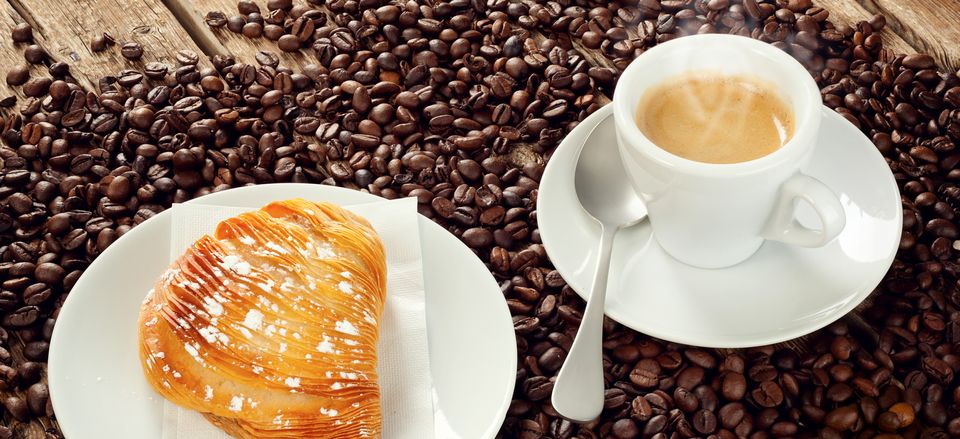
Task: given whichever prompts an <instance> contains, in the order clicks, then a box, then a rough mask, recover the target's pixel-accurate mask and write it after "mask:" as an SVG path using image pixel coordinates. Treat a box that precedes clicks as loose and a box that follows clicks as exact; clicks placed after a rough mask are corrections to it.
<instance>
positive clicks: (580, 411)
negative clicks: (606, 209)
mask: <svg viewBox="0 0 960 439" xmlns="http://www.w3.org/2000/svg"><path fill="white" fill-rule="evenodd" d="M601 228H602V233H601V235H600V252H599V253H598V254H597V271H596V274H595V275H594V277H593V286H592V288H591V289H590V300H589V301H588V302H587V309H586V310H585V311H584V312H583V319H581V320H580V329H578V330H577V337H576V338H575V339H574V341H573V346H571V347H570V352H569V353H568V354H567V359H566V361H564V363H563V367H562V368H560V373H559V374H557V380H556V382H555V383H554V386H553V395H552V402H553V408H554V409H556V411H557V413H560V414H561V415H563V416H564V417H565V418H567V419H570V420H573V421H577V422H588V421H591V420H593V419H595V418H596V417H598V416H600V412H601V411H603V399H604V398H603V397H604V385H603V349H602V343H603V308H604V301H605V299H606V295H607V275H608V274H609V272H610V254H611V253H612V250H613V236H614V235H615V234H616V233H617V228H616V227H609V226H601Z"/></svg>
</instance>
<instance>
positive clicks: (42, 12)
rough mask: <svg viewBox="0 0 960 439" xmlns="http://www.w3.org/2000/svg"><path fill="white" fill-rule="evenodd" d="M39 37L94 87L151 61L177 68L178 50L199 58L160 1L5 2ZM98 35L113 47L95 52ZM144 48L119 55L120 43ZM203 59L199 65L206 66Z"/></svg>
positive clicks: (74, 71)
mask: <svg viewBox="0 0 960 439" xmlns="http://www.w3.org/2000/svg"><path fill="white" fill-rule="evenodd" d="M6 1H7V2H9V3H10V5H12V6H13V8H14V9H16V10H17V12H18V13H19V14H20V15H21V16H22V17H23V18H24V19H25V20H26V21H27V22H28V23H30V24H32V25H33V28H34V34H38V35H40V36H42V38H43V41H44V42H45V46H44V47H45V48H46V49H47V52H48V53H49V54H50V56H51V58H53V59H54V60H56V61H64V62H67V63H69V64H70V70H71V72H72V73H73V75H74V77H76V78H77V80H78V82H80V83H81V84H83V85H85V86H87V87H88V88H92V85H93V84H96V83H97V80H98V79H99V78H100V77H102V76H105V75H116V74H117V72H118V71H120V70H122V69H124V68H131V67H137V68H142V67H143V66H144V65H145V64H146V63H148V62H152V61H158V62H162V63H164V64H167V65H169V66H170V67H171V69H172V68H173V67H174V66H176V61H175V55H176V53H177V51H179V50H182V49H189V50H193V51H195V52H197V53H203V51H202V50H200V48H199V47H198V46H197V44H196V43H194V41H193V39H192V38H191V37H190V35H189V34H188V33H187V31H186V30H185V29H184V28H183V26H181V25H180V23H179V22H177V19H176V18H175V17H174V16H173V14H172V13H171V12H170V10H169V9H167V7H166V6H164V4H163V3H162V2H161V1H160V0H73V1H68V2H64V1H60V0H6ZM101 32H107V33H109V34H110V35H112V36H113V37H114V38H116V40H117V45H115V46H111V47H109V48H107V50H105V51H103V52H99V53H94V52H93V51H92V50H90V41H91V40H92V39H93V37H94V36H96V35H98V34H99V33H101ZM128 41H134V42H137V43H140V44H141V45H142V46H143V52H144V54H143V58H142V59H140V60H139V61H129V60H127V59H125V58H123V57H122V56H121V55H120V45H121V44H122V43H123V42H128ZM209 65H210V64H209V62H208V61H207V60H206V59H205V57H201V66H202V67H206V66H209Z"/></svg>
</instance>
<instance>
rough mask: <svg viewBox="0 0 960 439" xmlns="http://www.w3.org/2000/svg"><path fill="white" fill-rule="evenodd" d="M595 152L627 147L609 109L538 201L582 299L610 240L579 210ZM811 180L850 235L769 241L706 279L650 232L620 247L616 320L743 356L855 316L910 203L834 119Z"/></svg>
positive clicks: (544, 184)
mask: <svg viewBox="0 0 960 439" xmlns="http://www.w3.org/2000/svg"><path fill="white" fill-rule="evenodd" d="M598 125H599V126H598ZM594 127H596V128H597V129H595V130H593V128H594ZM591 130H593V134H592V135H591V134H590V133H591ZM588 136H589V139H587V137H588ZM586 141H590V142H616V141H617V140H616V132H615V128H614V124H613V117H612V111H611V108H610V106H607V107H604V108H602V109H600V110H598V111H597V112H596V113H594V114H592V115H591V116H590V117H588V118H587V119H586V120H584V121H583V122H582V123H580V124H579V125H577V127H576V128H575V129H574V130H573V131H572V132H571V133H570V134H568V135H567V137H566V138H565V139H564V140H563V142H561V144H560V146H559V147H557V150H556V151H555V152H554V154H553V157H552V158H551V159H550V163H549V165H548V166H547V168H546V170H545V172H544V174H543V179H542V181H541V182H540V194H539V199H538V202H537V220H538V223H539V226H540V237H541V238H542V239H543V244H544V246H545V247H546V250H547V254H548V255H549V256H550V259H551V261H553V263H554V265H555V266H556V268H557V270H558V271H559V272H560V274H561V275H563V277H564V279H566V280H567V282H568V283H569V284H570V286H571V287H573V289H574V290H576V291H577V292H578V293H579V294H580V295H581V296H583V295H584V294H585V293H586V288H587V287H588V286H589V285H590V283H591V281H592V276H593V271H594V269H595V267H596V263H597V255H596V252H597V246H598V242H599V239H600V226H599V225H598V224H597V223H596V222H595V221H594V220H593V219H591V218H590V217H588V216H587V214H586V213H585V212H584V211H583V209H582V208H581V207H580V204H579V202H578V201H577V199H576V195H575V192H574V187H573V175H574V168H575V165H576V163H575V162H576V157H578V156H579V154H580V149H581V148H582V146H583V145H584V142H586ZM803 171H804V173H806V174H808V175H811V176H813V177H816V178H818V179H820V180H821V181H823V182H824V183H826V184H827V185H828V186H830V187H831V188H832V189H833V190H834V191H835V192H836V193H837V195H838V196H839V198H840V201H841V204H843V208H844V211H845V212H846V215H847V226H846V228H845V229H844V231H843V232H842V233H841V234H840V236H838V237H837V239H836V240H834V241H833V242H831V243H830V244H828V245H827V246H825V247H822V248H814V249H809V248H799V247H791V246H788V245H785V244H781V243H777V242H771V241H767V242H766V243H765V244H764V245H763V247H761V248H760V250H759V251H758V252H757V253H756V254H755V255H753V256H752V257H751V258H750V259H749V260H747V261H745V262H743V263H741V264H739V265H736V266H733V267H730V268H726V269H719V270H707V269H698V268H694V267H691V266H688V265H685V264H683V263H680V262H677V261H676V260H674V259H673V258H671V257H670V256H668V255H667V254H666V253H665V252H664V251H663V250H662V249H661V248H660V246H659V244H657V242H656V240H655V239H652V235H651V231H650V224H649V222H648V221H644V222H642V223H640V224H637V225H635V226H633V227H630V228H628V229H624V230H621V231H620V233H619V234H618V235H617V237H616V241H615V243H614V247H613V259H612V264H611V272H610V280H609V283H608V288H609V289H608V290H607V302H606V308H605V311H606V314H607V315H609V316H610V317H612V318H613V319H615V320H616V321H618V322H620V323H622V324H624V325H626V326H629V327H631V328H633V329H635V330H637V331H640V332H643V333H646V334H648V335H651V336H654V337H657V338H661V339H664V340H669V341H674V342H678V343H684V344H689V345H697V346H706V347H727V348H737V347H748V346H759V345H766V344H771V343H777V342H781V341H784V340H789V339H792V338H796V337H799V336H801V335H804V334H807V333H810V332H812V331H815V330H817V329H819V328H822V327H824V326H826V325H828V324H829V323H831V322H833V321H834V320H837V319H838V318H840V317H841V316H843V315H844V314H846V313H847V312H849V311H850V310H852V309H853V308H854V307H856V306H857V304H859V303H860V302H861V301H863V299H864V298H866V297H867V295H869V294H870V292H871V291H873V289H874V288H875V287H876V286H877V284H878V283H879V282H880V280H881V279H883V276H884V274H886V272H887V269H888V268H889V267H890V263H891V262H892V261H893V257H894V256H895V255H896V251H897V247H898V245H899V243H900V228H901V222H902V221H903V216H902V212H901V206H900V193H899V191H898V190H897V185H896V182H895V181H894V178H893V175H892V174H891V172H890V168H889V167H888V166H887V164H886V162H885V161H884V159H883V157H882V156H881V155H880V153H879V152H877V150H876V147H874V145H873V143H871V142H870V140H869V139H867V138H866V137H865V136H864V135H863V133H861V132H860V131H859V130H857V129H856V127H854V126H853V125H851V124H850V123H848V122H847V121H846V120H844V119H843V118H842V117H841V116H839V115H837V114H836V113H834V112H833V111H831V110H829V109H827V108H824V109H823V123H822V125H821V128H820V137H819V140H818V145H817V147H816V149H815V150H814V153H813V157H812V160H811V161H810V164H809V165H808V166H807V167H806V168H805V169H804V170H803ZM623 184H629V182H626V181H624V182H623ZM804 207H805V205H801V206H800V209H799V212H798V213H799V214H798V217H799V218H798V219H799V221H800V222H801V223H804V224H807V225H810V224H815V221H817V220H816V219H815V218H816V216H815V215H813V214H812V210H811V209H809V208H808V209H804ZM811 219H812V221H813V222H811Z"/></svg>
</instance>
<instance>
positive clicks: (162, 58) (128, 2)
mask: <svg viewBox="0 0 960 439" xmlns="http://www.w3.org/2000/svg"><path fill="white" fill-rule="evenodd" d="M297 1H298V2H299V1H303V0H297ZM258 3H260V4H261V7H262V8H264V10H265V9H266V8H265V3H266V1H265V0H258ZM814 3H815V4H816V5H818V6H821V7H823V8H825V9H827V10H828V11H830V13H831V15H830V18H831V20H832V21H834V22H835V23H844V24H854V23H856V22H857V21H860V20H867V19H869V18H870V17H872V16H873V15H874V14H878V13H879V14H884V15H885V16H886V19H887V24H888V25H887V27H886V28H885V29H884V30H883V32H882V36H883V38H884V41H885V44H886V46H887V47H889V48H891V49H893V50H894V51H895V52H897V53H914V52H925V53H929V54H931V55H933V57H934V58H935V59H936V60H937V63H938V64H939V65H940V66H941V68H942V69H943V70H946V71H950V72H956V71H957V69H958V68H960V2H958V1H956V0H933V1H931V0H814ZM214 10H219V11H223V12H225V13H227V14H228V15H229V14H231V13H235V12H236V0H193V1H189V0H71V1H59V0H0V65H2V66H5V67H4V68H0V70H4V74H5V70H6V66H12V65H16V64H23V63H24V59H23V55H22V50H23V45H16V46H13V45H12V44H11V41H10V30H11V29H12V28H13V27H14V26H15V25H16V24H17V23H21V22H27V23H29V24H31V25H32V26H33V28H34V38H35V41H36V44H39V45H40V46H42V47H43V48H44V49H46V51H47V52H48V53H49V55H50V57H51V58H52V60H53V61H63V62H66V63H68V64H70V66H71V72H72V75H73V76H74V77H75V78H77V80H78V81H79V82H80V84H81V85H83V86H85V87H87V88H88V89H94V84H96V83H97V79H98V78H99V77H101V76H103V75H108V74H109V75H113V74H116V73H117V72H118V71H119V70H121V69H123V68H128V67H131V66H135V67H143V66H144V65H145V64H146V63H148V62H152V61H159V62H163V63H165V64H168V65H171V66H172V65H176V62H175V54H176V52H177V51H179V50H182V49H190V50H193V51H195V52H197V53H200V54H207V55H214V54H227V53H229V54H232V55H234V56H235V57H236V58H237V60H238V61H242V62H247V63H254V64H255V60H254V55H255V54H256V52H257V51H258V50H264V49H265V50H271V51H274V52H277V53H281V52H280V51H279V50H278V49H277V48H276V44H275V43H273V42H270V41H267V40H264V39H258V40H249V39H247V38H244V37H241V36H238V35H236V34H233V33H230V32H229V31H227V30H226V29H222V30H216V31H214V30H211V29H209V28H208V27H207V26H206V25H205V24H204V23H203V16H204V15H205V14H206V13H207V12H209V11H214ZM99 32H108V33H110V34H111V35H113V36H114V37H116V39H117V40H118V41H136V42H139V43H141V44H142V45H143V47H144V49H145V54H144V57H143V59H142V60H140V61H137V62H133V63H132V62H130V61H127V60H125V59H123V58H122V57H121V56H120V51H119V49H118V48H114V49H111V50H107V51H105V52H101V53H93V52H92V51H91V50H90V41H91V39H92V38H93V37H94V36H95V35H98V34H99ZM580 49H581V50H585V49H583V48H582V47H581V48H580ZM584 55H585V57H586V58H587V59H588V60H590V61H591V62H594V63H604V62H605V59H603V57H602V56H592V54H589V53H584ZM281 59H282V61H281V62H282V63H283V64H285V65H288V66H291V67H292V66H298V65H304V64H306V63H309V62H311V60H312V59H313V55H312V54H310V53H306V52H303V53H294V54H282V55H281ZM201 66H209V61H207V60H206V59H204V60H202V61H201ZM31 70H32V71H31V77H36V76H41V75H47V72H46V68H45V67H43V66H33V67H32V68H31ZM10 94H15V95H17V96H19V97H21V98H22V97H23V95H22V93H21V92H20V87H13V88H11V87H8V86H7V85H6V83H5V82H2V81H0V97H4V96H8V95H10ZM597 98H598V99H600V100H602V101H605V100H606V99H605V98H606V97H604V96H602V95H599V96H597ZM4 111H7V110H4ZM529 154H530V152H529V151H517V152H516V156H518V157H519V158H521V159H523V157H526V159H529V158H530V157H529ZM855 320H856V319H855ZM854 323H856V322H854ZM798 343H800V346H802V340H800V341H797V342H793V343H791V345H793V346H797V344H798ZM11 350H12V354H13V355H14V356H16V357H19V358H20V359H22V352H21V351H22V343H19V342H18V341H17V340H11ZM7 395H8V392H6V391H0V397H6V396H7ZM0 422H7V423H8V424H7V425H8V426H10V427H11V428H12V429H13V430H14V432H15V436H14V437H16V438H43V437H45V433H44V432H45V431H46V430H47V429H53V430H56V429H57V424H56V421H55V420H54V419H50V418H41V419H37V420H34V421H31V422H29V423H20V422H17V421H16V420H13V419H11V418H10V415H9V414H7V415H6V416H5V418H4V420H3V421H0Z"/></svg>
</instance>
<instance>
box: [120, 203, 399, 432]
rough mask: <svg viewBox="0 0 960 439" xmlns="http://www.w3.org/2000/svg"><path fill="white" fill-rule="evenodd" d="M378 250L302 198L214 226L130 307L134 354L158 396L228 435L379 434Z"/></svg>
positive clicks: (333, 209) (381, 280)
mask: <svg viewBox="0 0 960 439" xmlns="http://www.w3.org/2000/svg"><path fill="white" fill-rule="evenodd" d="M386 276H387V273H386V261H385V256H384V249H383V244H382V243H381V242H380V238H379V237H378V236H377V234H376V232H375V231H374V230H373V228H371V226H370V224H369V223H368V222H367V221H366V220H365V219H363V218H362V217H360V216H358V215H355V214H353V213H351V212H349V211H347V210H344V209H342V208H340V207H338V206H335V205H332V204H328V203H314V202H310V201H306V200H302V199H295V200H287V201H279V202H274V203H271V204H268V205H266V206H264V207H263V208H261V209H260V210H259V211H256V212H249V213H244V214H241V215H239V216H236V217H234V218H230V219H227V220H225V221H222V222H221V223H220V224H218V226H217V229H216V232H215V233H214V235H213V236H212V237H211V236H209V235H207V236H204V237H202V238H200V239H199V240H197V242H195V243H194V244H193V246H191V247H190V248H189V249H187V251H186V252H185V253H184V254H183V255H182V256H180V258H178V259H177V260H176V262H174V263H173V264H172V265H171V266H170V268H168V269H167V271H166V272H165V273H164V274H163V276H162V277H161V278H160V280H159V281H158V282H157V284H156V285H155V287H154V290H153V292H151V293H150V294H149V296H148V297H147V299H146V301H145V302H144V304H143V307H142V309H141V312H140V326H139V327H140V333H139V339H140V359H141V363H142V365H143V370H144V373H145V375H146V377H147V380H148V381H149V382H150V384H151V385H152V386H153V388H154V389H156V390H157V392H159V393H160V394H161V395H163V396H164V397H165V398H167V399H168V400H170V401H172V402H174V403H176V404H178V405H180V406H182V407H186V408H189V409H192V410H196V411H199V412H201V413H203V414H204V415H205V416H206V417H207V418H208V419H209V420H210V421H211V422H213V423H214V424H216V425H217V426H219V427H220V428H222V429H223V430H224V431H226V432H228V433H229V434H231V435H233V436H235V437H238V438H250V439H253V438H257V439H270V438H337V439H340V438H343V439H347V438H363V437H379V436H380V432H381V427H380V422H381V415H380V389H379V387H378V384H377V373H376V365H377V338H378V336H379V321H380V315H381V312H382V310H383V303H384V298H385V294H386Z"/></svg>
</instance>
